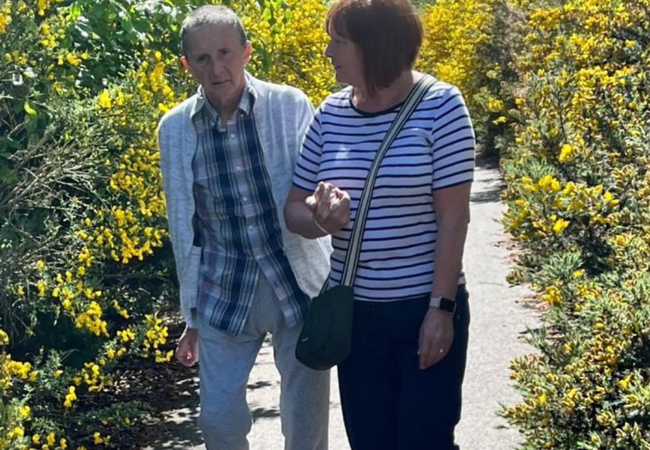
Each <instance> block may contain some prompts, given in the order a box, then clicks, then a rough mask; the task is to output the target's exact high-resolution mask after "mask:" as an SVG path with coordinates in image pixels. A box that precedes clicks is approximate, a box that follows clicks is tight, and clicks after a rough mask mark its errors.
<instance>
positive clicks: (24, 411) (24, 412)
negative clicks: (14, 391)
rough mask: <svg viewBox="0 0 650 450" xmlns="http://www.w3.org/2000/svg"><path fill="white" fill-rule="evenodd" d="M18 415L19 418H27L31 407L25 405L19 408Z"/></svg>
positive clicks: (30, 413)
mask: <svg viewBox="0 0 650 450" xmlns="http://www.w3.org/2000/svg"><path fill="white" fill-rule="evenodd" d="M19 415H20V417H21V419H27V418H29V417H30V416H31V415H32V409H31V408H30V407H29V406H27V405H25V406H23V407H21V408H20V410H19Z"/></svg>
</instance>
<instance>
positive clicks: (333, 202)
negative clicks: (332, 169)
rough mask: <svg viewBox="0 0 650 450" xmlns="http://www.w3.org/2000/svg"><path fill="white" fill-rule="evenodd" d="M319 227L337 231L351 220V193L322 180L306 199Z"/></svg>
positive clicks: (324, 229) (330, 232) (331, 231)
mask: <svg viewBox="0 0 650 450" xmlns="http://www.w3.org/2000/svg"><path fill="white" fill-rule="evenodd" d="M305 204H306V205H307V207H308V208H309V209H310V211H311V212H312V214H313V219H314V223H315V224H316V226H317V227H318V228H321V229H322V230H323V231H324V232H327V233H329V234H333V233H336V232H337V231H339V230H340V229H341V228H343V227H344V226H346V225H347V224H348V223H349V222H350V195H349V194H348V193H347V192H345V191H342V190H341V189H339V188H337V187H336V186H334V185H333V184H331V183H325V182H320V183H318V186H316V189H315V190H314V193H313V194H312V195H310V196H309V197H307V198H306V199H305Z"/></svg>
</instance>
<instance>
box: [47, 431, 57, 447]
mask: <svg viewBox="0 0 650 450" xmlns="http://www.w3.org/2000/svg"><path fill="white" fill-rule="evenodd" d="M55 443H56V435H55V434H54V432H53V431H52V432H50V434H48V435H47V445H49V446H52V445H54V444H55Z"/></svg>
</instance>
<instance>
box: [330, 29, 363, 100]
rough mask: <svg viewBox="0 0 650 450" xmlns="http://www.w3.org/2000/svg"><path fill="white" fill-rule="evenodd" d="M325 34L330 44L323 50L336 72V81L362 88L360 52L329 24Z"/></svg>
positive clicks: (348, 39)
mask: <svg viewBox="0 0 650 450" xmlns="http://www.w3.org/2000/svg"><path fill="white" fill-rule="evenodd" d="M327 32H328V34H329V35H330V42H329V44H327V48H326V49H325V56H327V57H328V58H329V59H330V61H331V62H332V65H333V66H334V69H335V70H336V81H338V82H339V83H345V84H349V85H351V86H354V87H363V85H364V74H363V60H362V58H361V50H360V49H359V47H357V45H356V44H355V43H354V42H352V41H351V40H350V38H348V37H345V36H343V35H341V34H339V33H337V32H336V28H335V27H334V26H333V25H332V23H331V22H330V24H329V26H328V28H327Z"/></svg>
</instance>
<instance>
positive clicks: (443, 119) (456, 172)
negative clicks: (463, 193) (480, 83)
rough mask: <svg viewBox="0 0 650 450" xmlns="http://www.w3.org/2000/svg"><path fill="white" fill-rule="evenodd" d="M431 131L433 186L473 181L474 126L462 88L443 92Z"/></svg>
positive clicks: (440, 187)
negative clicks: (461, 91)
mask: <svg viewBox="0 0 650 450" xmlns="http://www.w3.org/2000/svg"><path fill="white" fill-rule="evenodd" d="M431 135H432V136H431V137H432V141H433V190H437V189H443V188H448V187H452V186H456V185H459V184H464V183H469V182H471V181H472V180H473V174H474V150H475V149H474V147H475V138H474V128H473V127H472V122H471V120H470V117H469V111H468V110H467V106H466V105H465V100H464V99H463V96H462V94H461V93H460V91H459V90H458V88H456V87H454V86H450V88H449V89H447V90H446V92H445V95H443V96H441V98H440V100H439V104H438V106H437V108H436V119H435V121H434V125H433V129H432V131H431Z"/></svg>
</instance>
